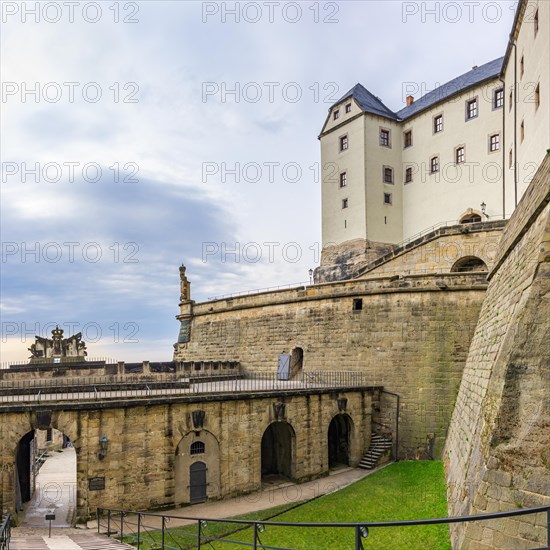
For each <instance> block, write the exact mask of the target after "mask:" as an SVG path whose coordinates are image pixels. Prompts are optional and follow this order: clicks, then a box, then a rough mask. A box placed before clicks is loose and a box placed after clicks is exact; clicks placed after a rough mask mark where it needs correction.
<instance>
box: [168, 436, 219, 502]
mask: <svg viewBox="0 0 550 550" xmlns="http://www.w3.org/2000/svg"><path fill="white" fill-rule="evenodd" d="M174 468H175V472H174V478H175V483H176V486H175V491H174V500H175V504H176V505H180V504H196V503H198V502H204V501H205V500H207V499H212V498H217V497H219V496H220V493H221V487H220V449H219V444H218V440H217V438H216V437H215V436H214V435H213V434H212V433H210V432H209V431H207V430H197V431H192V432H188V433H187V434H185V435H184V436H183V437H182V439H181V440H180V442H179V443H178V446H177V447H176V456H175V463H174Z"/></svg>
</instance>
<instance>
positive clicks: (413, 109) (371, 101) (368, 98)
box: [335, 57, 504, 120]
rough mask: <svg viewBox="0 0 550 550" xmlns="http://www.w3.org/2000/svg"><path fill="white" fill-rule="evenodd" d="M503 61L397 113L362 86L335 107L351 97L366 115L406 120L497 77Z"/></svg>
mask: <svg viewBox="0 0 550 550" xmlns="http://www.w3.org/2000/svg"><path fill="white" fill-rule="evenodd" d="M503 61H504V57H499V58H498V59H495V60H493V61H489V63H485V65H481V66H480V67H478V68H477V69H472V70H471V71H468V72H467V73H464V74H463V75H460V76H458V77H456V78H454V79H453V80H451V81H450V82H447V83H446V84H443V85H442V86H439V87H438V88H436V89H435V90H432V91H431V92H428V93H427V94H426V95H424V96H422V97H421V98H419V99H417V100H415V101H414V102H413V103H412V104H411V105H407V106H406V107H404V108H403V109H401V110H400V111H398V112H397V113H394V112H393V111H392V110H391V109H388V107H386V106H385V105H384V104H383V103H382V101H381V100H380V99H378V98H377V97H376V96H375V95H373V94H371V93H370V92H369V91H368V90H367V89H366V88H365V87H364V86H363V85H362V84H356V85H355V86H354V87H353V88H352V89H351V90H350V91H349V92H348V93H347V94H345V95H344V96H342V97H341V98H340V99H339V100H338V101H337V102H336V103H335V105H336V104H338V103H342V102H343V101H344V100H346V99H349V98H352V97H353V98H354V99H355V101H357V103H358V104H359V106H360V107H361V109H363V111H365V112H367V113H372V114H374V115H379V116H383V117H386V118H390V119H392V120H406V119H407V118H410V117H411V116H413V115H416V114H417V113H419V112H420V111H423V110H424V109H427V108H429V107H431V106H432V105H434V104H436V103H439V102H440V101H442V100H443V99H446V98H448V97H450V96H452V95H454V94H456V93H458V92H460V91H462V90H466V89H467V88H470V87H471V86H474V85H476V84H480V83H481V82H483V81H485V80H488V79H490V78H494V77H497V76H498V75H499V74H500V71H501V69H502V63H503Z"/></svg>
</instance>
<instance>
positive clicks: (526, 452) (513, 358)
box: [445, 155, 550, 549]
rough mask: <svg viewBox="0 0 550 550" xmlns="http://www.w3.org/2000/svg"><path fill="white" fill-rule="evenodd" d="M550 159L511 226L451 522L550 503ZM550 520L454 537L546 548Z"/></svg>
mask: <svg viewBox="0 0 550 550" xmlns="http://www.w3.org/2000/svg"><path fill="white" fill-rule="evenodd" d="M549 200H550V156H548V155H547V157H546V159H545V161H544V162H543V164H542V165H541V166H540V168H539V170H538V172H537V174H536V175H535V177H534V178H533V181H532V182H531V184H530V186H529V188H528V190H527V191H526V193H525V195H524V196H523V199H522V201H521V202H520V204H519V205H518V208H517V209H516V211H515V213H514V215H513V216H512V218H511V219H510V221H509V224H508V226H507V227H506V229H505V231H504V234H503V237H502V242H501V247H500V252H499V255H498V257H497V258H496V261H495V267H494V269H493V271H492V272H491V273H490V275H489V279H490V283H489V288H488V291H487V296H486V298H485V301H484V303H483V307H482V310H481V314H480V319H479V323H478V326H477V327H476V330H475V336H474V339H473V341H472V344H471V347H470V351H469V355H468V360H467V363H466V367H465V369H464V374H463V377H462V382H461V386H460V391H459V394H458V398H457V403H456V408H455V410H454V413H453V417H452V422H451V426H450V429H449V436H448V440H447V444H446V448H445V463H446V476H447V482H448V506H449V514H450V515H459V514H475V513H483V512H494V511H502V510H511V509H515V508H518V507H528V506H536V505H542V504H549V503H550V362H549V357H550V347H549V343H550V340H549V333H548V329H549V322H548V319H550V301H549V296H550V263H549V262H550V205H549ZM546 536H547V534H546V518H545V515H542V514H540V515H539V516H538V517H534V516H521V517H518V518H517V519H509V520H498V521H491V522H484V524H483V526H481V525H479V524H468V526H460V525H456V526H454V527H453V529H452V538H453V547H455V548H476V549H487V548H499V549H502V548H514V549H516V548H517V549H522V548H533V547H538V546H541V545H543V544H546Z"/></svg>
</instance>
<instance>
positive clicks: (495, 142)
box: [489, 134, 500, 153]
mask: <svg viewBox="0 0 550 550" xmlns="http://www.w3.org/2000/svg"><path fill="white" fill-rule="evenodd" d="M499 149H500V134H492V135H490V136H489V151H490V152H491V153H492V152H493V151H498V150H499Z"/></svg>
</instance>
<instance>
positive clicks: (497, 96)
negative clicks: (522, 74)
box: [493, 88, 504, 109]
mask: <svg viewBox="0 0 550 550" xmlns="http://www.w3.org/2000/svg"><path fill="white" fill-rule="evenodd" d="M503 105H504V89H503V88H499V89H498V90H495V91H494V92H493V109H500V108H501V107H502V106H503Z"/></svg>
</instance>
